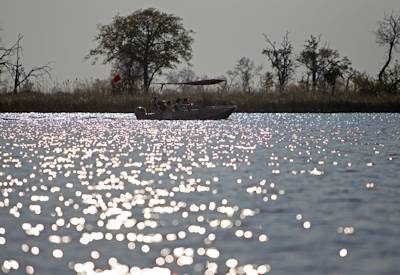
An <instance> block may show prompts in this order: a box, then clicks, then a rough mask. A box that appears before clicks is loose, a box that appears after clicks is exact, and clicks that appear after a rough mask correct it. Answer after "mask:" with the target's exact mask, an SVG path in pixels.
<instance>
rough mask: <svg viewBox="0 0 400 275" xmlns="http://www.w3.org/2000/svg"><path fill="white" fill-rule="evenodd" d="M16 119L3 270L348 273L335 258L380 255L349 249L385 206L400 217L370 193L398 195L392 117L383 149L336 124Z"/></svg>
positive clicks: (4, 169)
mask: <svg viewBox="0 0 400 275" xmlns="http://www.w3.org/2000/svg"><path fill="white" fill-rule="evenodd" d="M4 116H5V117H7V116H13V115H3V117H4ZM15 118H16V119H15V120H4V121H2V122H0V131H1V136H0V168H1V170H0V188H1V197H0V217H1V219H0V248H1V251H2V252H0V264H1V271H2V272H3V273H10V274H12V273H15V274H20V273H21V272H22V273H23V272H25V273H26V274H46V273H47V274H49V272H54V273H55V272H58V273H60V274H69V273H76V274H97V273H98V274H185V273H186V274H266V273H269V272H272V271H274V270H276V272H277V273H278V274H292V273H297V274H300V273H302V271H301V270H302V269H301V268H300V271H299V266H302V265H312V266H314V269H315V270H321V272H322V270H324V269H323V268H324V267H326V266H324V265H321V262H324V263H330V264H328V267H331V268H332V270H342V271H346V270H347V269H346V268H349V266H346V262H343V261H337V258H338V257H337V255H339V258H344V257H346V258H349V259H351V258H352V259H353V260H352V261H353V262H352V265H353V266H354V265H360V266H361V265H363V259H365V257H367V258H368V257H372V255H373V254H368V253H367V254H365V251H371V252H370V253H373V251H375V253H376V249H379V247H376V245H375V246H373V245H371V248H370V250H369V249H368V248H367V249H364V250H360V251H358V252H357V248H358V247H359V246H358V245H357V242H355V241H354V237H355V236H359V235H360V236H359V237H358V238H368V237H369V236H368V232H369V230H370V229H371V228H375V229H376V228H377V227H378V228H379V226H380V222H381V221H379V220H376V221H375V220H373V218H374V217H375V216H374V215H375V213H377V212H379V211H383V210H382V207H380V206H381V205H382V204H384V205H389V206H388V207H392V208H393V209H392V210H394V211H397V212H398V211H400V210H399V207H398V204H394V203H393V202H394V201H395V198H394V197H390V196H389V197H386V198H385V199H384V200H380V199H379V198H378V197H376V196H377V192H385V193H388V194H390V192H392V191H393V189H392V187H393V186H394V185H392V184H393V182H391V181H390V180H389V181H387V178H386V177H385V173H386V172H389V173H392V175H398V176H399V172H398V169H397V168H396V164H397V165H398V162H397V158H396V155H395V154H396V152H397V151H396V150H397V149H399V142H398V141H399V140H398V139H399V135H398V134H399V131H400V130H399V127H397V128H396V127H393V123H395V122H396V121H397V119H398V117H397V116H396V115H392V116H391V115H388V117H383V118H384V121H385V123H386V124H387V125H386V126H382V127H386V128H387V129H386V128H385V129H386V133H387V134H388V131H390V130H391V131H392V132H390V134H388V135H389V136H390V139H389V141H388V142H387V143H386V144H382V143H385V142H384V141H383V140H381V141H380V142H382V143H380V144H376V142H375V141H376V136H374V135H372V136H371V135H368V130H369V128H368V126H367V125H358V124H359V119H360V118H359V117H356V118H352V117H348V118H350V120H342V117H340V116H334V115H330V116H322V115H321V116H315V115H313V116H296V115H236V116H233V119H232V120H228V121H222V122H211V121H209V122H157V121H156V122H149V121H136V120H134V119H132V118H131V116H129V115H107V116H106V117H105V116H104V115H98V116H95V117H90V118H87V117H85V115H84V114H82V115H65V116H61V115H59V116H51V115H43V116H42V117H39V118H37V117H36V118H35V119H32V118H31V117H29V115H24V114H23V115H15ZM383 118H382V117H371V116H367V117H362V119H364V120H365V121H371V120H372V121H377V122H382V121H383ZM306 126H307V127H306ZM396 135H397V136H396ZM385 138H387V137H385ZM384 169H385V170H387V171H385V173H383V172H382V170H384ZM349 174H351V176H349ZM385 180H386V181H385ZM366 182H367V183H366ZM381 185H385V187H383V186H382V187H381V188H377V186H379V187H380V186H381ZM385 188H386V189H385ZM366 189H368V191H371V192H367V193H364V190H366ZM371 200H372V201H373V202H375V203H376V204H374V203H371ZM366 208H367V209H368V211H366V212H365V211H364V210H363V209H366ZM293 217H295V219H294V218H293ZM371 219H372V220H371ZM387 222H389V224H390V223H392V224H396V223H398V222H400V221H399V218H398V217H397V218H393V219H392V220H391V221H387ZM344 224H345V225H344ZM362 234H364V235H362ZM388 234H389V235H386V236H392V237H393V236H395V235H394V234H396V233H393V232H389V233H388ZM390 234H391V235H390ZM382 238H384V237H382ZM384 240H385V241H384V242H383V244H382V246H381V250H382V251H385V250H387V249H390V247H391V246H390V245H389V246H387V239H384ZM397 244H399V243H398V241H397ZM319 246H326V247H330V248H332V251H331V249H327V250H324V251H319V252H318V251H317V250H318V249H316V248H317V247H319ZM343 246H345V247H346V248H343ZM367 246H368V244H367ZM350 249H351V252H352V253H351V254H350V253H349V251H350ZM338 251H339V252H338ZM396 251H397V250H396ZM363 253H364V254H363ZM378 255H379V253H378ZM282 259H286V260H283V261H282ZM386 260H387V261H388V263H389V264H388V266H389V267H391V265H390V263H392V262H391V261H394V259H391V258H390V257H389V258H387V259H386ZM393 268H394V266H393ZM50 270H51V271H50ZM305 270H306V269H305Z"/></svg>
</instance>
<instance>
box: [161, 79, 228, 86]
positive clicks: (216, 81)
mask: <svg viewBox="0 0 400 275" xmlns="http://www.w3.org/2000/svg"><path fill="white" fill-rule="evenodd" d="M224 81H226V80H225V79H204V80H196V81H189V82H161V83H154V84H160V85H192V86H205V85H215V84H219V83H221V82H224Z"/></svg>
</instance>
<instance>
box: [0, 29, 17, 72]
mask: <svg viewBox="0 0 400 275" xmlns="http://www.w3.org/2000/svg"><path fill="white" fill-rule="evenodd" d="M0 30H1V29H0ZM0 43H1V39H0ZM16 47H17V44H14V45H12V46H11V47H4V46H1V45H0V76H1V74H2V73H3V70H5V69H7V67H8V66H9V65H10V57H11V56H12V55H13V54H14V53H15V50H16Z"/></svg>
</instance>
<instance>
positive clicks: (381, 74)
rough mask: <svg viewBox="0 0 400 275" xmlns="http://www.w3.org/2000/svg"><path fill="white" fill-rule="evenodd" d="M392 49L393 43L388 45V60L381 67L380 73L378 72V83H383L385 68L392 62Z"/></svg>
mask: <svg viewBox="0 0 400 275" xmlns="http://www.w3.org/2000/svg"><path fill="white" fill-rule="evenodd" d="M393 47H394V43H393V42H392V43H390V48H389V55H388V59H387V61H386V63H385V65H383V67H382V69H381V71H380V72H379V77H378V78H379V82H380V83H383V76H384V74H385V71H386V69H387V67H388V66H389V64H390V62H391V61H392V54H393Z"/></svg>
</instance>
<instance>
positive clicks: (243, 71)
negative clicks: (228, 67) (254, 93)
mask: <svg viewBox="0 0 400 275" xmlns="http://www.w3.org/2000/svg"><path fill="white" fill-rule="evenodd" d="M261 69H262V67H257V66H256V65H255V64H254V62H253V61H251V60H250V58H248V57H242V58H240V59H239V60H238V61H237V63H236V65H235V69H234V71H235V72H236V73H237V76H238V77H239V78H240V84H241V86H242V89H243V91H246V92H248V93H250V92H251V83H252V80H253V78H254V76H255V75H256V74H257V73H258V72H259V71H260V70H261Z"/></svg>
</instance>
